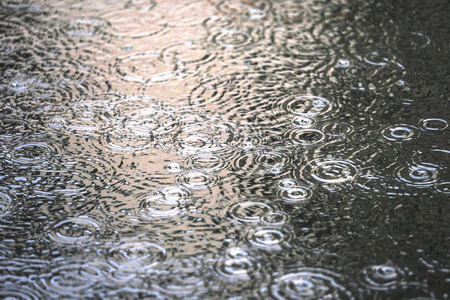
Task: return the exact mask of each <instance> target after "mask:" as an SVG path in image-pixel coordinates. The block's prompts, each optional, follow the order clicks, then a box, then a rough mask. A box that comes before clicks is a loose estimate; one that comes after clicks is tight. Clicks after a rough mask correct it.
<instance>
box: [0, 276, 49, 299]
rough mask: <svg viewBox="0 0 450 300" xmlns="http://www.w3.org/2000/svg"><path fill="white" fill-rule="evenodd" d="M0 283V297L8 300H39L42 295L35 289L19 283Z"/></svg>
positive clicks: (3, 281) (3, 280)
mask: <svg viewBox="0 0 450 300" xmlns="http://www.w3.org/2000/svg"><path fill="white" fill-rule="evenodd" d="M5 281H6V280H5V279H2V283H1V284H0V298H1V299H8V300H39V299H43V297H42V295H41V294H40V293H39V292H38V291H36V290H35V289H31V288H29V287H27V286H25V285H23V284H20V283H13V282H7V281H6V282H5Z"/></svg>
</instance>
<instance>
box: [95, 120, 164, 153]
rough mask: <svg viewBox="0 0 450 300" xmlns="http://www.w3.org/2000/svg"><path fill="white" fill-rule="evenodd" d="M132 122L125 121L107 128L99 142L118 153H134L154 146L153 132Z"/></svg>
mask: <svg viewBox="0 0 450 300" xmlns="http://www.w3.org/2000/svg"><path fill="white" fill-rule="evenodd" d="M133 125H135V124H133V123H131V124H130V123H125V124H122V125H116V126H115V127H111V128H108V129H107V130H105V131H104V133H103V134H102V136H101V137H100V142H101V144H102V145H104V146H105V147H106V148H108V149H109V150H111V151H114V152H119V153H130V154H132V153H136V152H143V151H149V150H152V149H154V148H155V146H156V141H155V136H154V135H153V133H151V132H149V131H145V130H140V128H139V127H136V126H133Z"/></svg>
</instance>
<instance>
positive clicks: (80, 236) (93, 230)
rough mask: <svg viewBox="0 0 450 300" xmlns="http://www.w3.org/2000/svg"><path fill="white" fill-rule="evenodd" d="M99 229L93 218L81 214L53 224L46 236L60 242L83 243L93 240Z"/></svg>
mask: <svg viewBox="0 0 450 300" xmlns="http://www.w3.org/2000/svg"><path fill="white" fill-rule="evenodd" d="M101 230H102V228H101V227H100V225H99V224H98V223H97V222H96V221H95V220H93V219H91V218H88V217H84V216H81V217H77V218H70V219H67V220H64V221H62V222H59V223H57V224H55V225H54V226H53V227H52V228H51V230H50V231H49V233H48V238H49V239H50V241H53V242H57V243H61V244H85V243H89V242H92V241H94V240H95V238H96V237H97V236H98V235H99V233H100V232H101Z"/></svg>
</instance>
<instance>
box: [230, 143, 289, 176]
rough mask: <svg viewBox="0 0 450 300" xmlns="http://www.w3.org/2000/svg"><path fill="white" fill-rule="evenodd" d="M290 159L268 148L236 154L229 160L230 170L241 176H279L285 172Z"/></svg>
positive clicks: (281, 152)
mask: <svg viewBox="0 0 450 300" xmlns="http://www.w3.org/2000/svg"><path fill="white" fill-rule="evenodd" d="M290 160H291V158H290V157H289V156H288V155H287V154H285V153H284V152H283V151H277V150H273V149H269V148H256V149H254V150H253V149H252V150H250V151H243V152H238V153H236V154H235V157H234V158H233V159H232V160H231V168H232V170H233V171H234V172H236V173H237V174H241V175H246V174H261V175H264V174H275V175H279V174H282V173H284V172H285V171H286V170H287V167H288V166H289V164H290Z"/></svg>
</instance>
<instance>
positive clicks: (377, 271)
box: [358, 264, 404, 291]
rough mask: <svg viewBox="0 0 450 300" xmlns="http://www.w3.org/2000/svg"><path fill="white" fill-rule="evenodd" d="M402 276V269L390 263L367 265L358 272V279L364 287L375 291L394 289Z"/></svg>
mask: <svg viewBox="0 0 450 300" xmlns="http://www.w3.org/2000/svg"><path fill="white" fill-rule="evenodd" d="M403 277H404V273H403V271H402V270H400V269H399V268H397V267H395V266H393V265H391V264H385V265H373V266H369V267H366V268H364V269H362V270H361V271H360V272H359V273H358V279H359V281H360V282H361V283H362V284H363V285H364V286H365V287H367V288H369V289H371V290H376V291H387V290H393V289H396V288H397V287H398V286H399V285H400V283H401V282H402V280H403Z"/></svg>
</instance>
